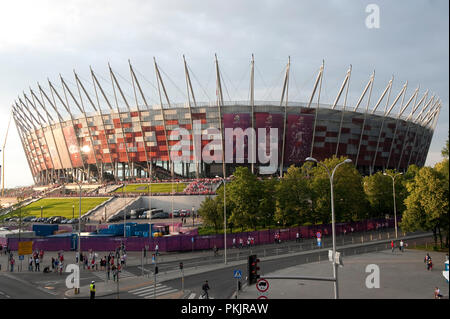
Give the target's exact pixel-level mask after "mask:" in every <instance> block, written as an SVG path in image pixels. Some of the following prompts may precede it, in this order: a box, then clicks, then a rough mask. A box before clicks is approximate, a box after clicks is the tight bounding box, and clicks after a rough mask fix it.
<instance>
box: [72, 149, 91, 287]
mask: <svg viewBox="0 0 450 319" xmlns="http://www.w3.org/2000/svg"><path fill="white" fill-rule="evenodd" d="M90 150H91V148H90V146H89V145H84V146H83V147H81V152H83V153H89V152H90ZM79 170H80V172H81V175H80V178H79V179H78V181H77V182H76V184H77V185H78V187H79V190H80V202H79V207H78V269H80V259H81V184H82V175H83V174H84V169H83V168H79ZM74 206H75V205H73V206H72V207H73V214H74V215H75V207H74ZM80 279H81V276H80ZM75 293H76V294H79V293H80V287H76V288H75Z"/></svg>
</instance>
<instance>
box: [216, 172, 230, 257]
mask: <svg viewBox="0 0 450 319" xmlns="http://www.w3.org/2000/svg"><path fill="white" fill-rule="evenodd" d="M216 178H220V179H221V180H222V181H223V245H224V251H223V255H224V258H225V260H224V262H225V265H226V264H227V201H226V196H227V192H226V186H225V184H226V181H225V178H222V177H220V176H217V175H216Z"/></svg>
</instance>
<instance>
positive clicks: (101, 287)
mask: <svg viewBox="0 0 450 319" xmlns="http://www.w3.org/2000/svg"><path fill="white" fill-rule="evenodd" d="M430 235H431V234H428V233H427V234H420V235H411V236H405V237H400V238H399V239H398V240H400V239H401V238H402V239H404V240H410V239H413V238H428V237H430ZM389 243H390V240H389V239H386V240H376V241H374V242H366V243H363V244H360V243H359V244H350V245H345V246H337V248H338V249H339V250H344V249H348V250H353V249H355V250H357V249H358V248H361V247H364V248H365V249H366V251H367V248H368V247H371V246H376V245H383V247H387V245H388V244H389ZM383 249H384V248H383ZM379 250H381V249H379ZM327 253H328V249H314V250H305V251H301V252H292V253H289V254H283V255H274V256H267V257H260V260H261V261H270V260H277V259H279V258H285V257H292V256H300V255H311V254H315V255H317V256H319V255H323V254H327ZM194 254H195V255H197V256H198V257H201V255H208V256H210V254H211V252H209V251H208V252H205V253H201V252H198V253H194ZM194 254H189V256H185V259H186V257H188V258H193V257H194ZM164 257H165V258H166V259H165V261H169V260H171V261H174V260H182V259H180V256H179V254H178V255H173V254H171V255H167V256H164ZM345 258H346V259H347V257H345ZM325 259H326V258H323V259H322V260H325ZM311 261H313V260H311ZM158 262H161V260H159V261H158ZM246 264H247V260H246V259H242V260H236V261H229V262H228V263H227V264H226V265H225V264H224V263H216V264H208V265H204V266H198V267H195V268H194V267H190V268H185V269H184V277H188V276H191V275H196V274H201V273H204V272H207V271H214V270H219V269H224V268H228V267H233V266H239V265H246ZM327 264H329V263H327ZM138 265H140V264H138ZM148 268H150V269H153V266H152V265H150V266H149V265H147V269H148ZM144 269H145V267H144ZM147 269H146V272H145V273H148V270H147ZM152 277H153V274H151V275H150V278H149V277H147V276H146V275H144V276H135V277H127V278H124V279H121V280H120V283H119V291H120V292H122V291H128V290H131V289H137V288H140V287H144V286H148V285H151V284H153V283H154V281H153V279H152ZM180 277H181V275H180V271H179V270H178V269H176V270H170V271H165V272H164V271H160V273H159V274H158V275H157V282H158V283H162V282H164V281H167V280H172V279H177V278H180ZM243 289H244V290H245V284H244V287H243ZM255 289H256V288H255ZM96 290H97V293H96V296H107V295H112V294H115V293H117V283H115V282H113V281H111V280H110V281H109V282H108V283H105V282H100V281H99V282H96ZM188 293H189V292H188V291H186V292H185V294H184V295H183V294H181V295H180V296H179V298H183V296H186V295H187V294H188ZM240 294H241V293H240ZM66 297H68V298H88V297H89V285H86V286H82V287H81V288H80V294H79V295H75V294H74V290H73V289H72V290H69V291H67V292H66ZM164 297H165V299H166V298H167V296H164ZM232 298H234V295H233V297H232ZM250 299H251V298H250Z"/></svg>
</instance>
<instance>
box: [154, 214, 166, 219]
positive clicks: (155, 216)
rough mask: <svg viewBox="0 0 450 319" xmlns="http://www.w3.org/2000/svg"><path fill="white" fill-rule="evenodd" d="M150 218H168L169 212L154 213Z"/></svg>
mask: <svg viewBox="0 0 450 319" xmlns="http://www.w3.org/2000/svg"><path fill="white" fill-rule="evenodd" d="M152 218H154V219H159V218H162V219H164V218H169V213H156V214H154V215H153V216H152Z"/></svg>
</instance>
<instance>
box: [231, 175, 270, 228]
mask: <svg viewBox="0 0 450 319" xmlns="http://www.w3.org/2000/svg"><path fill="white" fill-rule="evenodd" d="M233 175H234V178H233V181H232V182H231V183H228V184H227V186H226V187H227V202H230V204H232V205H233V209H232V213H231V221H232V222H233V224H234V225H239V226H241V227H243V226H250V227H252V228H253V229H255V230H256V226H257V225H258V219H259V208H260V200H261V199H262V195H263V193H262V191H261V190H262V186H261V182H260V181H259V180H258V179H257V178H256V176H255V175H254V174H252V173H251V172H250V170H249V169H248V168H247V167H238V168H236V170H235V171H234V174H233ZM227 206H228V204H227Z"/></svg>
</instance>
